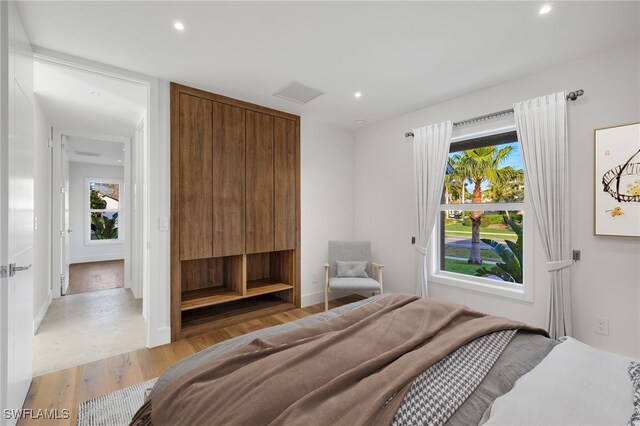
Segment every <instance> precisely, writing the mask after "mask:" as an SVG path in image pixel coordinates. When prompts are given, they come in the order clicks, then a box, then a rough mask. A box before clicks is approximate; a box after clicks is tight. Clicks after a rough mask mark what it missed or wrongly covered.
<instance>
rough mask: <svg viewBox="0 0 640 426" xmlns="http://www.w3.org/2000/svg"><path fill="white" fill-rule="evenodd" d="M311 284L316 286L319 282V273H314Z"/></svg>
mask: <svg viewBox="0 0 640 426" xmlns="http://www.w3.org/2000/svg"><path fill="white" fill-rule="evenodd" d="M311 282H312V283H313V284H316V283H317V282H318V273H317V272H314V273H312V274H311Z"/></svg>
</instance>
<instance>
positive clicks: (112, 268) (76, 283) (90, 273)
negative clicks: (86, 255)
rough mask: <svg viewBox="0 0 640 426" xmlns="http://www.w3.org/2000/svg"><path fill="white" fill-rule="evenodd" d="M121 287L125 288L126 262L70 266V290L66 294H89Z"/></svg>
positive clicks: (114, 261) (88, 263) (113, 261)
mask: <svg viewBox="0 0 640 426" xmlns="http://www.w3.org/2000/svg"><path fill="white" fill-rule="evenodd" d="M120 287H124V260H108V261H104V262H87V263H74V264H71V265H69V288H67V293H66V294H79V293H89V292H93V291H100V290H109V289H112V288H120Z"/></svg>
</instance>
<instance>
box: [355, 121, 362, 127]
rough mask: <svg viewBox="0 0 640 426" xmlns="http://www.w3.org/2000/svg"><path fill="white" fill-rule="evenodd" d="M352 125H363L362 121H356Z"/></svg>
mask: <svg viewBox="0 0 640 426" xmlns="http://www.w3.org/2000/svg"><path fill="white" fill-rule="evenodd" d="M354 123H356V124H358V125H360V126H361V125H363V124H364V120H356V121H354Z"/></svg>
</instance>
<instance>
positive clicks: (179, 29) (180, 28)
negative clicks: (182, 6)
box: [173, 21, 184, 31]
mask: <svg viewBox="0 0 640 426" xmlns="http://www.w3.org/2000/svg"><path fill="white" fill-rule="evenodd" d="M173 28H175V29H176V30H178V31H182V30H184V24H183V23H182V22H179V21H178V22H176V23H175V24H173Z"/></svg>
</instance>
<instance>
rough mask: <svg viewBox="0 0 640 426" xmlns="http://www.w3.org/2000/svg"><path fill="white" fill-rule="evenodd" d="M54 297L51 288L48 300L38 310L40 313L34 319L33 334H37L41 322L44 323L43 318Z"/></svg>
mask: <svg viewBox="0 0 640 426" xmlns="http://www.w3.org/2000/svg"><path fill="white" fill-rule="evenodd" d="M52 299H53V295H52V294H51V290H49V294H48V295H47V300H45V302H44V303H43V304H42V306H41V307H40V310H39V311H38V315H36V317H35V318H34V319H33V335H34V336H35V334H36V332H37V331H38V328H39V327H40V324H42V320H43V319H44V316H45V315H46V314H47V310H48V309H49V305H51V300H52Z"/></svg>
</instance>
